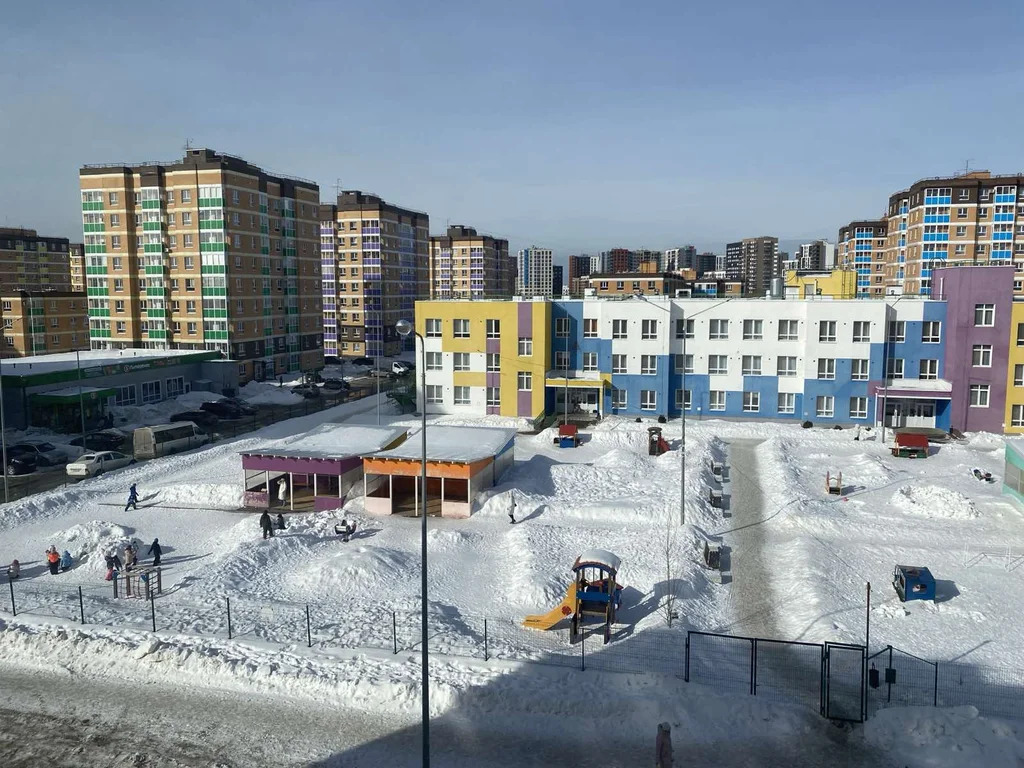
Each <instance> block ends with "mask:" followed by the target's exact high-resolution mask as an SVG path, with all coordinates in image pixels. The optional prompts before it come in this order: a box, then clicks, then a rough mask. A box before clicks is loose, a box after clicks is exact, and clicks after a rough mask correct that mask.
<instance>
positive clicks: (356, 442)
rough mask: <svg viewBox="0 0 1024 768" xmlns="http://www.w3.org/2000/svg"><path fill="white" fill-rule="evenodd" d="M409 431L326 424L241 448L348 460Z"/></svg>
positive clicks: (251, 452) (253, 453)
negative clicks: (283, 438)
mask: <svg viewBox="0 0 1024 768" xmlns="http://www.w3.org/2000/svg"><path fill="white" fill-rule="evenodd" d="M407 432H408V430H407V429H405V428H404V427H353V426H341V425H338V424H325V425H323V426H321V427H320V428H318V429H316V430H313V431H310V432H306V433H305V434H302V435H299V436H297V437H295V438H292V439H289V440H281V441H276V444H271V445H267V446H260V447H259V448H253V449H251V450H248V451H240V453H241V454H242V455H243V456H274V457H279V458H290V459H346V458H349V457H350V456H365V455H367V454H371V453H373V452H375V451H379V450H380V449H381V448H383V447H384V446H386V445H390V444H391V443H393V442H394V441H395V440H397V439H398V438H400V437H401V436H402V435H404V434H406V433H407Z"/></svg>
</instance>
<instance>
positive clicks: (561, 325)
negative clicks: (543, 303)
mask: <svg viewBox="0 0 1024 768" xmlns="http://www.w3.org/2000/svg"><path fill="white" fill-rule="evenodd" d="M555 337H556V338H559V339H567V338H569V318H568V317H556V318H555Z"/></svg>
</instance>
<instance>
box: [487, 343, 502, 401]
mask: <svg viewBox="0 0 1024 768" xmlns="http://www.w3.org/2000/svg"><path fill="white" fill-rule="evenodd" d="M486 345H487V353H488V354H491V355H500V354H501V339H487V341H486ZM485 383H486V385H487V386H488V387H500V386H501V374H500V373H488V374H486V382H485ZM487 414H488V415H491V414H493V415H496V416H500V415H501V406H500V405H488V406H487Z"/></svg>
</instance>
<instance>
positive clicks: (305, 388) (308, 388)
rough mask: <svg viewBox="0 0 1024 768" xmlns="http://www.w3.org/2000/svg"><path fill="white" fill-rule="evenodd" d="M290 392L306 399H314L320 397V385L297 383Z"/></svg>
mask: <svg viewBox="0 0 1024 768" xmlns="http://www.w3.org/2000/svg"><path fill="white" fill-rule="evenodd" d="M292 392H294V393H295V394H296V395H302V396H303V397H304V398H306V399H307V400H315V399H316V398H318V397H320V387H318V386H316V385H315V384H299V385H298V386H296V387H292Z"/></svg>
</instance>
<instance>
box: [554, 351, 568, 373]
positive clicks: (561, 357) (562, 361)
mask: <svg viewBox="0 0 1024 768" xmlns="http://www.w3.org/2000/svg"><path fill="white" fill-rule="evenodd" d="M568 369H569V353H568V352H566V351H565V350H564V349H561V350H557V351H556V352H555V370H558V371H566V370H568Z"/></svg>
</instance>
